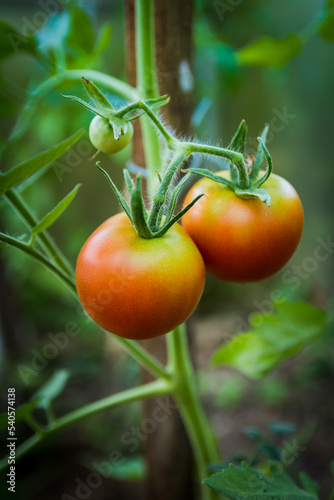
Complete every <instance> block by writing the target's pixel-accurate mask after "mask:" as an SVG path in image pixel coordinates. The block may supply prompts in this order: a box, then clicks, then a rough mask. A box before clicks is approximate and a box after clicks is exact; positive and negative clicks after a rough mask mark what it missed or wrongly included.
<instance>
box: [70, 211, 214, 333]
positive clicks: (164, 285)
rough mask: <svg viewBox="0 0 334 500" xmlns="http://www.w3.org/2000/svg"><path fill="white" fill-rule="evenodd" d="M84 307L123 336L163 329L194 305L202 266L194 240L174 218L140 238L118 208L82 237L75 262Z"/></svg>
mask: <svg viewBox="0 0 334 500" xmlns="http://www.w3.org/2000/svg"><path fill="white" fill-rule="evenodd" d="M75 275H76V284H77V289H78V294H79V297H80V300H81V303H82V304H83V306H84V308H85V309H86V311H87V312H88V314H89V315H90V316H91V318H92V319H93V320H94V321H95V322H96V323H98V324H99V325H100V326H102V328H105V329H106V330H108V331H109V332H112V333H115V334H116V335H120V336H121V337H125V338H128V339H137V340H138V339H147V338H152V337H157V336H158V335H162V334H164V333H167V332H169V331H171V330H173V329H174V328H176V327H177V326H179V325H180V324H181V323H183V321H185V320H186V319H187V318H188V316H190V314H191V313H192V312H193V310H194V309H195V307H196V305H197V303H198V301H199V299H200V297H201V295H202V291H203V287H204V281H205V270H204V264H203V260H202V258H201V255H200V253H199V251H198V250H197V248H196V246H195V245H194V243H193V242H192V241H191V239H190V237H189V236H188V235H187V233H186V232H185V231H184V230H183V229H182V227H181V226H180V225H178V224H176V225H174V226H173V227H172V228H171V229H169V231H168V232H167V233H166V234H165V235H164V236H162V237H160V238H153V239H145V238H142V237H140V236H139V235H138V234H137V233H136V231H135V229H134V228H133V226H132V224H131V222H130V220H129V219H128V217H127V216H126V215H125V214H124V213H123V214H119V215H115V216H113V217H111V218H110V219H108V220H106V221H105V222H104V223H103V224H102V225H101V226H100V227H98V228H97V229H96V230H95V231H94V233H93V234H92V235H91V236H90V237H89V238H88V240H87V241H86V243H85V244H84V246H83V248H82V249H81V251H80V254H79V257H78V260H77V265H76V273H75Z"/></svg>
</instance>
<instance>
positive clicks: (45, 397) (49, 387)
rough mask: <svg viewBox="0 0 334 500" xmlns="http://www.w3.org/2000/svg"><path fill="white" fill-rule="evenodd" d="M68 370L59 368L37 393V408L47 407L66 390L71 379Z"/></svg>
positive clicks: (35, 396)
mask: <svg viewBox="0 0 334 500" xmlns="http://www.w3.org/2000/svg"><path fill="white" fill-rule="evenodd" d="M69 376H70V373H69V371H68V370H64V369H62V370H57V371H56V372H55V373H54V374H53V376H52V377H51V378H50V379H49V380H48V381H47V382H46V383H45V384H44V385H43V386H42V387H41V388H40V389H39V390H38V391H37V392H36V393H35V395H34V398H37V404H36V407H37V408H43V409H46V408H48V407H49V406H50V403H51V401H52V400H53V399H56V398H57V397H58V396H59V395H60V394H61V393H62V392H63V390H64V387H65V385H66V384H67V381H68V379H69Z"/></svg>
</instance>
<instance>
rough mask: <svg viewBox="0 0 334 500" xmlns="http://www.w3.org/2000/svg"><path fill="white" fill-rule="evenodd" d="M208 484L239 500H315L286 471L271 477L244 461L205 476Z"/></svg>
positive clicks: (205, 481)
mask: <svg viewBox="0 0 334 500" xmlns="http://www.w3.org/2000/svg"><path fill="white" fill-rule="evenodd" d="M203 483H204V484H206V485H207V486H210V487H211V488H213V489H214V490H216V491H219V492H220V493H223V494H224V495H226V496H227V497H228V498H232V499H235V500H240V499H241V498H242V499H244V500H272V499H274V500H314V499H315V498H316V497H315V496H314V495H312V494H311V493H309V492H308V491H305V490H302V489H300V488H298V486H297V485H296V484H295V483H294V482H293V481H292V479H291V478H290V477H289V476H288V475H287V474H286V473H285V472H280V473H279V474H277V475H272V476H267V475H266V474H263V473H262V472H259V471H258V470H256V469H254V468H253V467H250V466H249V465H247V464H246V463H243V464H242V465H241V467H236V466H235V465H233V464H230V466H229V467H228V468H227V469H223V470H222V471H221V472H218V473H217V474H213V475H212V476H210V477H208V478H206V479H204V481H203Z"/></svg>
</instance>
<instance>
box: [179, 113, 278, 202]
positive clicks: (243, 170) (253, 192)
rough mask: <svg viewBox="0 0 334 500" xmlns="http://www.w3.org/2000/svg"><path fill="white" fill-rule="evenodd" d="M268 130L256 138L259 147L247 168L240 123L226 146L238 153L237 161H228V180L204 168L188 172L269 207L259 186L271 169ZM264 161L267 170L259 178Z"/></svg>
mask: <svg viewBox="0 0 334 500" xmlns="http://www.w3.org/2000/svg"><path fill="white" fill-rule="evenodd" d="M268 130H269V125H266V126H265V127H264V130H263V132H262V134H261V136H260V137H258V138H257V140H258V142H259V145H258V149H257V153H256V157H255V160H254V161H253V162H252V165H250V166H249V165H247V164H246V162H247V156H246V153H245V151H246V139H247V125H246V122H245V120H242V121H241V123H240V125H239V127H238V130H237V132H236V134H235V135H234V137H233V138H232V140H231V142H230V144H229V146H228V150H231V151H234V152H235V153H239V157H236V158H237V159H236V160H235V161H230V164H229V168H230V180H228V179H225V178H224V177H221V176H219V175H216V174H215V173H214V172H212V171H210V170H208V169H205V168H189V169H188V172H191V173H194V174H197V175H201V176H203V177H207V178H209V179H211V180H213V181H215V182H218V183H220V184H224V185H226V186H228V187H229V188H230V189H232V190H233V191H234V193H235V194H236V195H237V196H239V197H240V198H258V199H260V200H261V201H262V202H263V203H265V204H266V205H268V206H270V201H271V199H270V195H269V193H268V192H267V191H266V190H265V189H263V188H261V186H262V185H263V184H264V183H265V182H266V180H267V179H268V178H269V176H270V174H271V172H272V169H273V163H272V159H271V156H270V153H269V151H268V149H267V147H266V138H267V134H268ZM264 159H266V162H267V168H266V171H265V173H264V175H263V176H262V177H260V178H259V173H260V170H261V167H262V164H263V161H264ZM247 167H249V168H247ZM249 170H250V172H249Z"/></svg>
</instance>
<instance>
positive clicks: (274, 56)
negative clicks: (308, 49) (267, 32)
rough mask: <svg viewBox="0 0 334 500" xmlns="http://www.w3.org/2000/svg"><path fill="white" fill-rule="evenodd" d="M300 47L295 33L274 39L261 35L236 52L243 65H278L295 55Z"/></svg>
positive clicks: (300, 43)
mask: <svg viewBox="0 0 334 500" xmlns="http://www.w3.org/2000/svg"><path fill="white" fill-rule="evenodd" d="M301 48H302V42H301V40H300V39H299V37H298V36H297V35H288V36H287V37H286V38H283V39H281V40H276V39H273V38H269V37H263V38H261V39H259V40H256V41H255V42H254V43H252V44H250V45H247V47H244V48H242V49H240V50H239V51H238V52H237V59H238V61H239V63H240V64H243V65H245V66H268V67H279V66H283V65H284V64H286V63H287V62H288V61H289V60H290V59H292V58H294V57H296V56H297V55H298V54H299V52H300V51H301Z"/></svg>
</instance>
